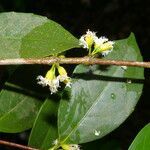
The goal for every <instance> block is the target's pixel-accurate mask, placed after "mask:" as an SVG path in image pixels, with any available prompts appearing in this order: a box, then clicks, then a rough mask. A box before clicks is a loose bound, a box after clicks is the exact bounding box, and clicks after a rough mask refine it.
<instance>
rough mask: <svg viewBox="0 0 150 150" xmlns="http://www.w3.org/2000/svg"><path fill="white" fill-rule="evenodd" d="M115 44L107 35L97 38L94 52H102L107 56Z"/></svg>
mask: <svg viewBox="0 0 150 150" xmlns="http://www.w3.org/2000/svg"><path fill="white" fill-rule="evenodd" d="M113 45H114V42H113V41H108V39H107V38H105V37H100V38H96V39H95V44H94V50H93V52H92V54H93V55H94V54H96V53H101V54H102V55H103V56H106V55H107V54H108V53H110V52H111V51H112V50H113Z"/></svg>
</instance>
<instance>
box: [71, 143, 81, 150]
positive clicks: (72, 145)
mask: <svg viewBox="0 0 150 150" xmlns="http://www.w3.org/2000/svg"><path fill="white" fill-rule="evenodd" d="M70 150H80V147H79V145H77V144H70Z"/></svg>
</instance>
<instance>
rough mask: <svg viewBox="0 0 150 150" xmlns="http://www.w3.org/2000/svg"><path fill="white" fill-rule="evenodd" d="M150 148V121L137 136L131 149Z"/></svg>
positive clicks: (141, 149)
mask: <svg viewBox="0 0 150 150" xmlns="http://www.w3.org/2000/svg"><path fill="white" fill-rule="evenodd" d="M149 149H150V123H149V124H147V125H146V126H145V127H144V128H143V129H142V130H141V131H140V132H139V133H138V135H137V136H136V137H135V139H134V140H133V142H132V144H131V145H130V147H129V150H149Z"/></svg>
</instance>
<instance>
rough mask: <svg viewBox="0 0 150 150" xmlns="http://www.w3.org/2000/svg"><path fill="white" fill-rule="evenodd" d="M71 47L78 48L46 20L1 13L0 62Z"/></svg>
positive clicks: (44, 54)
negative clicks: (5, 59)
mask: <svg viewBox="0 0 150 150" xmlns="http://www.w3.org/2000/svg"><path fill="white" fill-rule="evenodd" d="M74 47H79V44H78V40H77V39H76V38H75V37H74V36H73V35H71V34H70V33H69V32H68V31H66V30H65V29H64V28H63V27H62V26H61V25H59V24H57V23H55V22H54V21H52V20H49V19H47V18H46V17H42V16H38V15H34V14H30V13H29V14H27V13H15V12H9V13H1V14H0V59H4V58H31V57H36V58H37V57H45V56H49V55H57V54H59V53H61V52H63V51H66V50H68V49H71V48H74Z"/></svg>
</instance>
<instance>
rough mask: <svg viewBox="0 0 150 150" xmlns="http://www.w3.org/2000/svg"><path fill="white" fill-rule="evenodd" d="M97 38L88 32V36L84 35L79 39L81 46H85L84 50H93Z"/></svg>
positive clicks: (93, 33) (94, 34)
mask: <svg viewBox="0 0 150 150" xmlns="http://www.w3.org/2000/svg"><path fill="white" fill-rule="evenodd" d="M95 38H96V33H95V32H92V31H90V30H88V31H87V32H86V34H84V35H82V36H81V38H80V39H79V45H81V46H83V48H87V49H91V47H92V45H93V43H94V40H95Z"/></svg>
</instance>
